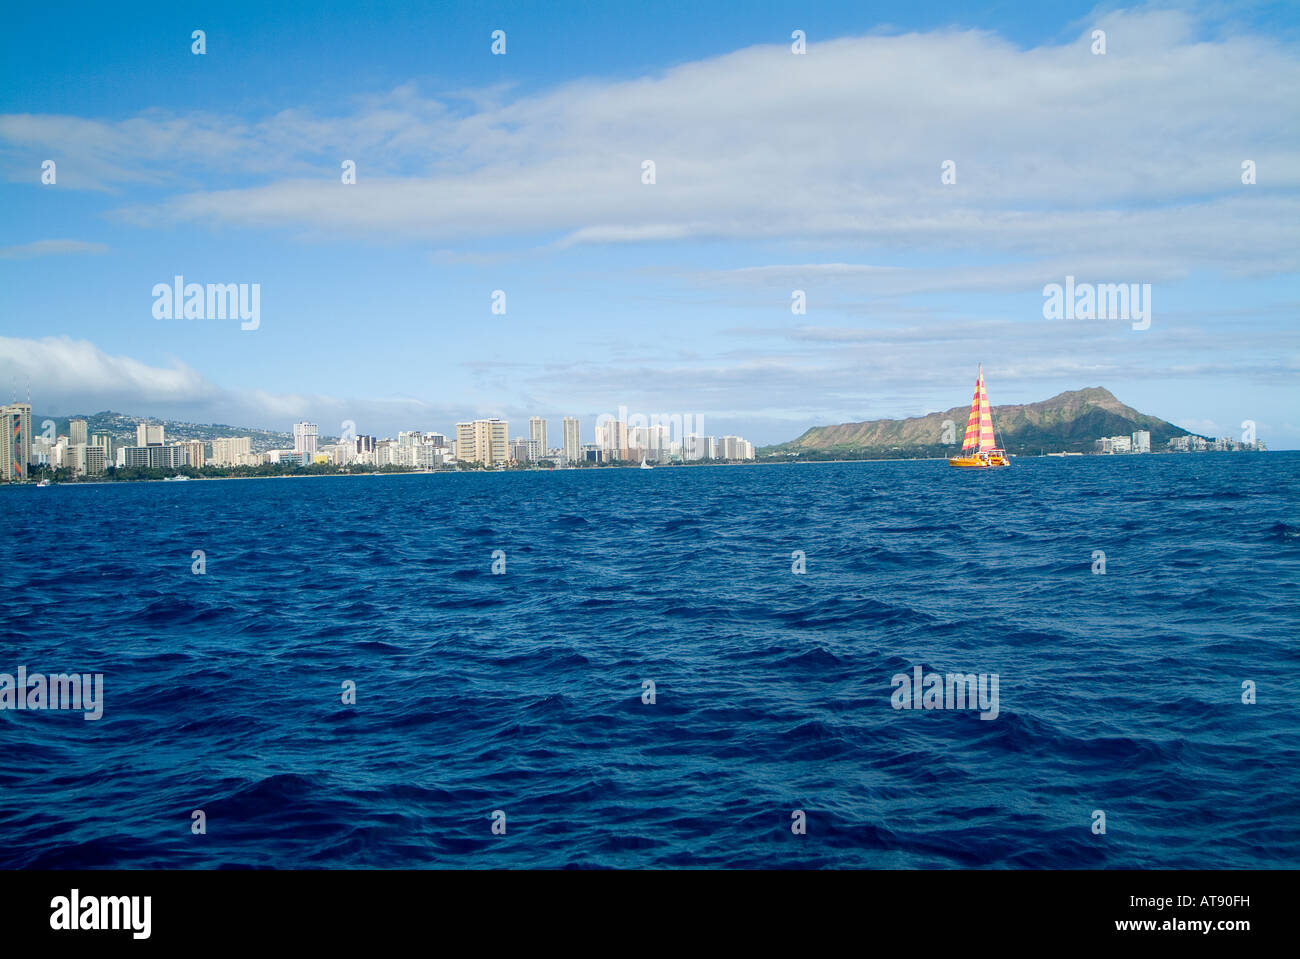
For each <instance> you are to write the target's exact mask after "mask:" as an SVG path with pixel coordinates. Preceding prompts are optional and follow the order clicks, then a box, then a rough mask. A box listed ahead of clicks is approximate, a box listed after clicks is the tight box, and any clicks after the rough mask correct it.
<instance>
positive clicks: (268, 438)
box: [32, 410, 293, 451]
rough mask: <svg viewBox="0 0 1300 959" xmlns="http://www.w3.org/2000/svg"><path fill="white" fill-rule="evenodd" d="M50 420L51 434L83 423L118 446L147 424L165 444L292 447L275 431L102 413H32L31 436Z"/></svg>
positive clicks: (257, 448) (287, 438)
mask: <svg viewBox="0 0 1300 959" xmlns="http://www.w3.org/2000/svg"><path fill="white" fill-rule="evenodd" d="M47 419H51V420H53V421H54V431H55V434H56V435H58V434H62V435H65V436H66V435H67V434H68V432H69V428H68V423H69V422H71V421H72V420H74V419H81V420H85V421H86V431H87V433H108V434H109V435H110V436H112V437H113V439H114V440H116V441H119V442H122V443H127V442H130V443H134V442H135V427H136V424H137V423H149V424H151V425H153V426H157V425H159V424H162V427H163V433H164V435H165V436H166V438H167V442H169V443H170V442H172V441H173V440H203V441H204V442H205V443H210V442H212V440H213V439H214V438H216V437H218V436H248V437H251V439H252V443H251V445H252V448H253V450H255V451H261V450H274V449H289V448H290V447H292V446H293V434H292V433H281V432H278V431H276V430H261V429H250V428H248V427H247V426H226V425H225V424H223V423H184V422H181V421H179V420H160V419H157V418H156V417H143V416H128V415H127V414H125V413H115V412H113V411H112V410H104V411H102V412H99V413H85V414H83V413H74V414H72V415H70V416H43V415H41V414H38V413H36V412H33V413H32V431H33V433H40V432H42V427H41V424H42V423H43V422H44V421H45V420H47Z"/></svg>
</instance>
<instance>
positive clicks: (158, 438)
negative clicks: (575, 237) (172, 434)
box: [135, 423, 167, 446]
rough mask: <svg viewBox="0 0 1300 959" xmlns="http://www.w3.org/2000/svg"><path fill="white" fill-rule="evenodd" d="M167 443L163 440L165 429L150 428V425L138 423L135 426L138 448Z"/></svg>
mask: <svg viewBox="0 0 1300 959" xmlns="http://www.w3.org/2000/svg"><path fill="white" fill-rule="evenodd" d="M165 442H167V441H166V440H165V439H163V428H162V426H161V425H159V426H150V425H149V424H148V423H137V424H136V425H135V445H136V446H153V445H154V444H157V445H159V446H161V445H162V444H163V443H165Z"/></svg>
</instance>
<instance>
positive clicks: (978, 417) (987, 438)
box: [961, 366, 997, 453]
mask: <svg viewBox="0 0 1300 959" xmlns="http://www.w3.org/2000/svg"><path fill="white" fill-rule="evenodd" d="M961 448H962V452H965V451H966V450H979V451H980V452H981V453H982V452H984V451H986V450H991V449H996V448H997V443H996V442H994V440H993V410H992V408H991V407H990V406H989V395H988V393H986V392H985V391H984V367H982V366H981V367H980V372H979V376H978V377H977V378H976V380H975V397H974V398H973V399H972V400H971V404H970V417H969V418H968V419H967V420H966V436H965V438H964V439H963V440H962V444H961Z"/></svg>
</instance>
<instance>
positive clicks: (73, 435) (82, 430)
mask: <svg viewBox="0 0 1300 959" xmlns="http://www.w3.org/2000/svg"><path fill="white" fill-rule="evenodd" d="M68 442H69V443H71V444H72V445H73V446H76V445H77V444H78V443H85V442H87V433H86V421H85V420H69V421H68Z"/></svg>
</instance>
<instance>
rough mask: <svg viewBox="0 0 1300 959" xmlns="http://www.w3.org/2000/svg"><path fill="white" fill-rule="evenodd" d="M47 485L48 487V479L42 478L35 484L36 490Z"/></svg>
mask: <svg viewBox="0 0 1300 959" xmlns="http://www.w3.org/2000/svg"><path fill="white" fill-rule="evenodd" d="M49 485H50V478H49V477H48V476H46V477H42V479H41V481H40V482H39V483H37V484H36V488H37V489H40V488H41V487H42V486H49Z"/></svg>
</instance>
